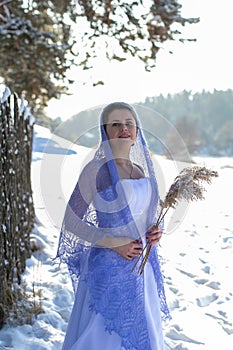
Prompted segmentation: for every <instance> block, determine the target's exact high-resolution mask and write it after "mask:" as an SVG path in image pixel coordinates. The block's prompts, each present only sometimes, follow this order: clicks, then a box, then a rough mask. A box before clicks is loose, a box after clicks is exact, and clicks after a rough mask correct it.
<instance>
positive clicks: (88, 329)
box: [62, 178, 163, 350]
mask: <svg viewBox="0 0 233 350" xmlns="http://www.w3.org/2000/svg"><path fill="white" fill-rule="evenodd" d="M122 184H123V186H124V189H125V193H126V197H127V201H128V203H129V206H130V209H131V212H132V214H133V216H134V219H138V218H140V220H136V222H137V225H138V229H139V231H140V232H143V233H144V232H146V230H147V229H148V227H146V209H147V207H148V205H149V202H150V201H149V198H150V194H151V188H150V181H149V180H148V179H147V178H143V179H139V180H128V179H126V180H122ZM143 239H145V238H143ZM114 253H115V252H114ZM115 254H116V255H118V254H117V253H115ZM117 259H123V258H122V257H121V256H118V257H117ZM116 278H117V277H116ZM143 286H144V299H143V300H144V314H145V320H146V323H147V330H148V333H147V334H148V337H149V343H148V344H150V346H149V347H147V348H146V349H145V346H144V345H141V347H140V344H137V345H136V347H132V346H131V347H127V350H128V349H130V350H134V349H136V350H147V349H152V350H163V335H162V325H161V312H160V301H159V297H158V292H157V283H156V280H155V277H154V272H153V270H152V266H151V264H150V262H148V263H147V264H146V267H145V270H144V276H143ZM113 299H114V296H113ZM113 302H114V300H113ZM136 311H137V310H136ZM140 327H141V325H140V324H139V325H138V329H140ZM135 331H137V330H135ZM125 349H126V347H124V346H123V345H122V338H121V336H120V335H119V334H118V332H117V330H116V331H115V330H114V329H113V330H111V332H109V331H107V330H106V324H105V319H104V316H103V315H102V314H101V313H98V312H96V311H94V310H93V309H91V308H90V291H89V287H88V285H87V283H86V281H85V279H82V278H80V282H79V285H78V289H77V293H76V295H75V302H74V306H73V310H72V313H71V316H70V320H69V324H68V327H67V331H66V336H65V341H64V344H63V348H62V350H125Z"/></svg>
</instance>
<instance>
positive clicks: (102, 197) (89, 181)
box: [57, 102, 169, 329]
mask: <svg viewBox="0 0 233 350" xmlns="http://www.w3.org/2000/svg"><path fill="white" fill-rule="evenodd" d="M115 109H128V110H129V111H131V113H132V115H133V116H134V118H135V120H136V124H137V128H138V131H137V138H136V140H135V142H134V145H133V146H132V147H131V150H130V160H131V162H133V163H136V164H139V165H140V166H141V167H142V168H143V171H144V174H145V177H148V178H149V179H150V183H151V198H150V205H149V206H148V207H149V209H148V212H147V221H148V222H147V223H148V228H149V227H150V226H151V225H152V224H153V222H155V221H156V212H157V206H158V186H157V181H156V178H155V173H154V168H153V164H152V160H151V157H150V153H149V149H148V146H147V143H146V141H145V138H144V136H143V132H142V129H141V124H140V120H139V118H138V116H137V113H136V111H135V109H134V108H133V107H132V106H131V105H129V104H127V103H124V102H114V103H112V104H110V105H107V106H106V107H104V108H103V109H102V111H101V114H100V135H101V140H100V144H99V146H98V149H97V151H96V152H95V154H94V157H93V159H92V160H91V161H90V162H89V163H88V164H87V165H86V166H85V167H84V169H83V170H82V172H81V174H80V177H79V180H78V182H77V184H76V186H75V188H74V191H73V193H72V195H71V197H70V200H69V202H68V204H67V207H66V211H65V216H64V220H63V223H62V228H61V234H60V239H59V245H58V251H57V257H58V258H60V260H61V261H63V262H65V263H67V265H68V268H69V271H70V273H71V278H72V282H73V286H74V290H75V291H76V288H77V283H78V279H79V276H80V273H81V272H82V271H83V270H84V269H85V266H86V265H85V264H86V262H87V260H88V258H89V257H90V256H91V254H98V253H96V252H95V251H96V249H97V248H98V247H99V242H100V241H101V240H103V239H104V238H106V237H108V238H118V237H119V235H120V236H123V237H131V238H132V239H140V238H141V234H142V233H140V232H138V229H137V223H136V222H135V220H134V218H133V216H132V214H131V211H130V207H129V204H128V203H127V199H126V196H125V193H124V189H123V186H122V182H121V179H120V177H119V173H118V170H117V166H116V163H115V160H114V157H113V154H112V150H111V147H110V145H109V142H108V137H107V134H106V131H105V126H104V122H105V120H106V114H109V113H110V112H111V111H113V110H115ZM144 234H146V232H145V233H144ZM153 248H155V247H153ZM97 250H99V251H101V249H97ZM93 251H94V252H95V253H93ZM109 251H110V252H109V253H110V254H111V250H109ZM101 254H102V253H101V252H100V254H99V256H101ZM104 254H108V253H106V252H105V253H104ZM150 255H151V257H150V259H151V261H152V263H153V268H154V273H155V275H156V276H155V278H156V282H157V286H158V293H159V297H160V301H161V310H162V312H163V314H164V315H165V316H164V318H166V317H167V316H168V314H169V313H168V309H167V306H166V301H165V295H164V290H163V278H162V275H161V272H160V268H159V261H158V256H157V252H156V249H154V254H150ZM153 259H154V260H153ZM90 260H91V259H90ZM103 260H104V259H103ZM121 260H122V263H123V264H124V266H125V267H123V265H122V267H119V269H120V270H119V273H122V271H123V269H124V268H126V269H127V274H128V273H129V275H130V267H129V261H126V260H125V259H121ZM123 260H125V262H123ZM112 263H113V260H112ZM90 265H91V263H90ZM110 265H111V263H109V270H111V268H113V266H110ZM115 268H116V266H115V265H114V269H115ZM94 269H95V264H94V265H93V268H92V271H91V273H90V275H89V277H87V282H88V281H89V282H88V283H89V285H91V286H92V289H94V288H95V287H96V284H95V283H94V282H93V281H94V280H95V281H96V279H95V277H93V278H92V277H90V276H91V274H92V275H93V271H94ZM128 269H129V270H128ZM97 273H98V272H97ZM133 275H134V276H133ZM136 275H137V273H133V274H131V275H130V276H129V277H127V276H126V277H125V278H126V279H128V280H132V281H134V282H132V285H133V284H134V283H137V281H139V280H138V279H141V281H142V276H139V275H137V276H136ZM91 281H92V282H91ZM141 281H139V283H138V286H139V285H140V286H141V283H142V282H141ZM104 283H105V282H104ZM112 283H113V282H112ZM110 284H111V283H110ZM122 286H123V285H122ZM101 288H103V290H106V289H107V288H109V284H106V286H104V287H103V285H102V287H101ZM133 288H134V287H133ZM99 290H100V289H99ZM140 293H141V292H140ZM95 298H98V293H97V292H96V293H94V295H93V305H94V304H95V305H100V304H101V303H100V302H99V300H95V301H94V299H95ZM99 298H101V295H100V296H99ZM130 298H131V297H130V295H129V296H128V299H129V300H128V305H130V303H132V305H133V302H134V301H133V300H132V299H130ZM142 307H143V305H142ZM106 309H107V308H106ZM101 310H102V314H104V311H103V309H101V307H100V312H101ZM95 311H96V312H99V310H98V309H96V308H95ZM105 318H107V316H106V317H105ZM115 319H117V318H116V316H115ZM111 322H112V321H111ZM111 327H112V324H111V323H110V325H109V329H111ZM114 329H115V328H114Z"/></svg>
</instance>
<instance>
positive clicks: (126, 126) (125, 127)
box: [121, 123, 128, 131]
mask: <svg viewBox="0 0 233 350" xmlns="http://www.w3.org/2000/svg"><path fill="white" fill-rule="evenodd" d="M121 130H122V131H123V130H128V125H127V124H124V123H121Z"/></svg>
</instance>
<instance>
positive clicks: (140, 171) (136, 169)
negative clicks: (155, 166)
mask: <svg viewBox="0 0 233 350" xmlns="http://www.w3.org/2000/svg"><path fill="white" fill-rule="evenodd" d="M133 166H134V173H135V174H136V175H137V176H139V177H145V172H144V169H143V167H142V166H141V165H139V164H138V163H133Z"/></svg>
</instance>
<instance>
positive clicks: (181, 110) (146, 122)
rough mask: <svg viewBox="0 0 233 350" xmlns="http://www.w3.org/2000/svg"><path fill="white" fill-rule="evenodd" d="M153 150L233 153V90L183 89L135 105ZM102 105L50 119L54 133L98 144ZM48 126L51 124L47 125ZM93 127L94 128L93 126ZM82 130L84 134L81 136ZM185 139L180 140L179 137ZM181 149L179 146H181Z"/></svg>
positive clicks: (194, 153) (225, 154) (219, 154)
mask: <svg viewBox="0 0 233 350" xmlns="http://www.w3.org/2000/svg"><path fill="white" fill-rule="evenodd" d="M135 108H136V110H137V111H138V113H139V115H140V119H141V121H142V127H143V128H144V133H145V136H146V138H147V141H148V144H149V147H150V149H151V151H152V152H154V153H156V154H160V155H165V156H167V157H169V154H170V150H172V151H173V154H174V151H175V152H176V154H179V153H182V149H181V148H182V147H184V146H183V145H182V142H183V144H184V145H185V147H186V148H187V150H188V152H189V153H190V155H192V156H194V155H205V156H207V155H209V156H232V155H233V138H232V135H233V90H227V91H218V90H214V91H213V92H207V91H202V92H197V93H194V94H193V93H192V92H191V91H186V90H184V91H182V92H180V93H177V94H168V95H167V96H164V95H162V94H161V95H159V96H154V97H147V98H146V99H145V100H144V101H142V102H138V103H136V104H135ZM99 113H100V108H96V109H90V110H85V111H82V112H80V113H78V114H77V115H74V116H73V117H71V118H70V119H69V120H67V121H65V122H63V123H61V120H60V119H57V123H56V121H55V120H51V121H50V122H49V124H50V128H51V129H52V130H53V131H54V133H56V134H58V135H59V136H62V137H64V138H66V139H68V140H71V141H72V142H74V143H77V144H80V145H83V146H87V147H94V146H95V145H97V144H98V140H99V130H98V117H99ZM47 125H48V124H47ZM90 126H92V127H90ZM80 130H83V134H82V135H81V136H79V137H78V138H77V135H80ZM177 135H178V136H179V138H180V139H181V140H182V142H178V140H177V138H178V136H177ZM179 148H180V149H179Z"/></svg>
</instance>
